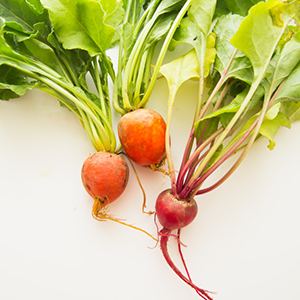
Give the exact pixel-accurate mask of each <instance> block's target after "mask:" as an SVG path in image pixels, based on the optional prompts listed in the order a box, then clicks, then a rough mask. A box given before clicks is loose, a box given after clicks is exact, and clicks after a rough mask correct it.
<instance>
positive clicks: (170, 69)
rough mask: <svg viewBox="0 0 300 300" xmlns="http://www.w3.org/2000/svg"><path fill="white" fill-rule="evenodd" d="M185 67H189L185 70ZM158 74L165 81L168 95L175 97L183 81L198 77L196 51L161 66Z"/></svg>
mask: <svg viewBox="0 0 300 300" xmlns="http://www.w3.org/2000/svg"><path fill="white" fill-rule="evenodd" d="M186 66H189V67H188V68H187V67H186ZM160 73H161V74H162V75H163V76H164V77H165V78H166V79H167V82H168V86H169V93H170V94H171V95H174V96H175V94H176V92H177V91H178V89H179V88H180V86H181V85H182V84H183V83H184V82H185V81H187V80H189V79H197V78H198V77H199V64H198V57H197V54H196V51H195V50H191V51H189V52H188V53H187V54H185V55H183V56H181V57H179V58H177V59H176V60H174V61H172V62H170V63H168V64H165V65H162V67H161V69H160Z"/></svg>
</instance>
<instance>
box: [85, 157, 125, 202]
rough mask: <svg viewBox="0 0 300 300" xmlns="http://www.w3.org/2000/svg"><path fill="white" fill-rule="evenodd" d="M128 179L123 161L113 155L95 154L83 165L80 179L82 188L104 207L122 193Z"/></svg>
mask: <svg viewBox="0 0 300 300" xmlns="http://www.w3.org/2000/svg"><path fill="white" fill-rule="evenodd" d="M128 177H129V168H128V165H127V163H126V162H125V160H124V159H123V158H122V157H121V156H119V155H117V154H114V153H109V152H96V153H94V154H92V155H90V156H89V157H88V158H87V159H86V160H85V162H84V163H83V166H82V169H81V179H82V183H83V186H84V188H85V189H86V191H87V192H88V193H89V194H90V196H91V197H93V199H94V200H98V202H100V203H99V205H101V207H104V206H106V205H108V204H109V203H112V202H114V201H115V200H117V199H118V198H119V197H120V196H121V194H122V193H123V192H124V190H125V188H126V186H127V183H128Z"/></svg>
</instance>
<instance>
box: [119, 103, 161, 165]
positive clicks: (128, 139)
mask: <svg viewBox="0 0 300 300" xmlns="http://www.w3.org/2000/svg"><path fill="white" fill-rule="evenodd" d="M165 133H166V123H165V121H164V119H163V118H162V116H161V115H160V114H159V113H157V112H155V111H153V110H152V109H147V108H141V109H137V110H134V111H132V112H129V113H127V114H125V115H124V116H123V117H122V118H121V119H120V121H119V124H118V134H119V139H120V142H121V144H122V146H123V149H124V151H125V152H126V153H127V155H128V156H129V157H130V159H131V160H133V161H134V162H135V163H137V164H139V165H141V166H148V165H155V164H159V163H160V162H161V161H162V160H163V158H164V156H165Z"/></svg>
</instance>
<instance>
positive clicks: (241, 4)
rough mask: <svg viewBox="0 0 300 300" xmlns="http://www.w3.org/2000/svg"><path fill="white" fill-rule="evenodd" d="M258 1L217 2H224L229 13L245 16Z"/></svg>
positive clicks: (229, 0) (227, 0)
mask: <svg viewBox="0 0 300 300" xmlns="http://www.w3.org/2000/svg"><path fill="white" fill-rule="evenodd" d="M260 1H261V0H223V1H218V2H225V3H226V7H227V9H228V10H229V11H230V12H231V13H233V14H239V15H241V16H246V15H247V14H248V11H249V9H250V8H251V7H252V6H253V5H255V4H257V3H258V2H260Z"/></svg>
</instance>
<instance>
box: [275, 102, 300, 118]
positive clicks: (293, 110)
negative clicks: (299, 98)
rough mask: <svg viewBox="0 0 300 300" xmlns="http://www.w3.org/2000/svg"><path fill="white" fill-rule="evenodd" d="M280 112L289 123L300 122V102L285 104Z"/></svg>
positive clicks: (282, 104)
mask: <svg viewBox="0 0 300 300" xmlns="http://www.w3.org/2000/svg"><path fill="white" fill-rule="evenodd" d="M280 111H281V112H282V113H283V114H284V115H285V116H286V117H287V118H288V119H289V121H290V122H291V123H292V122H296V121H300V102H297V103H295V102H288V101H287V102H283V103H281V106H280Z"/></svg>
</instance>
